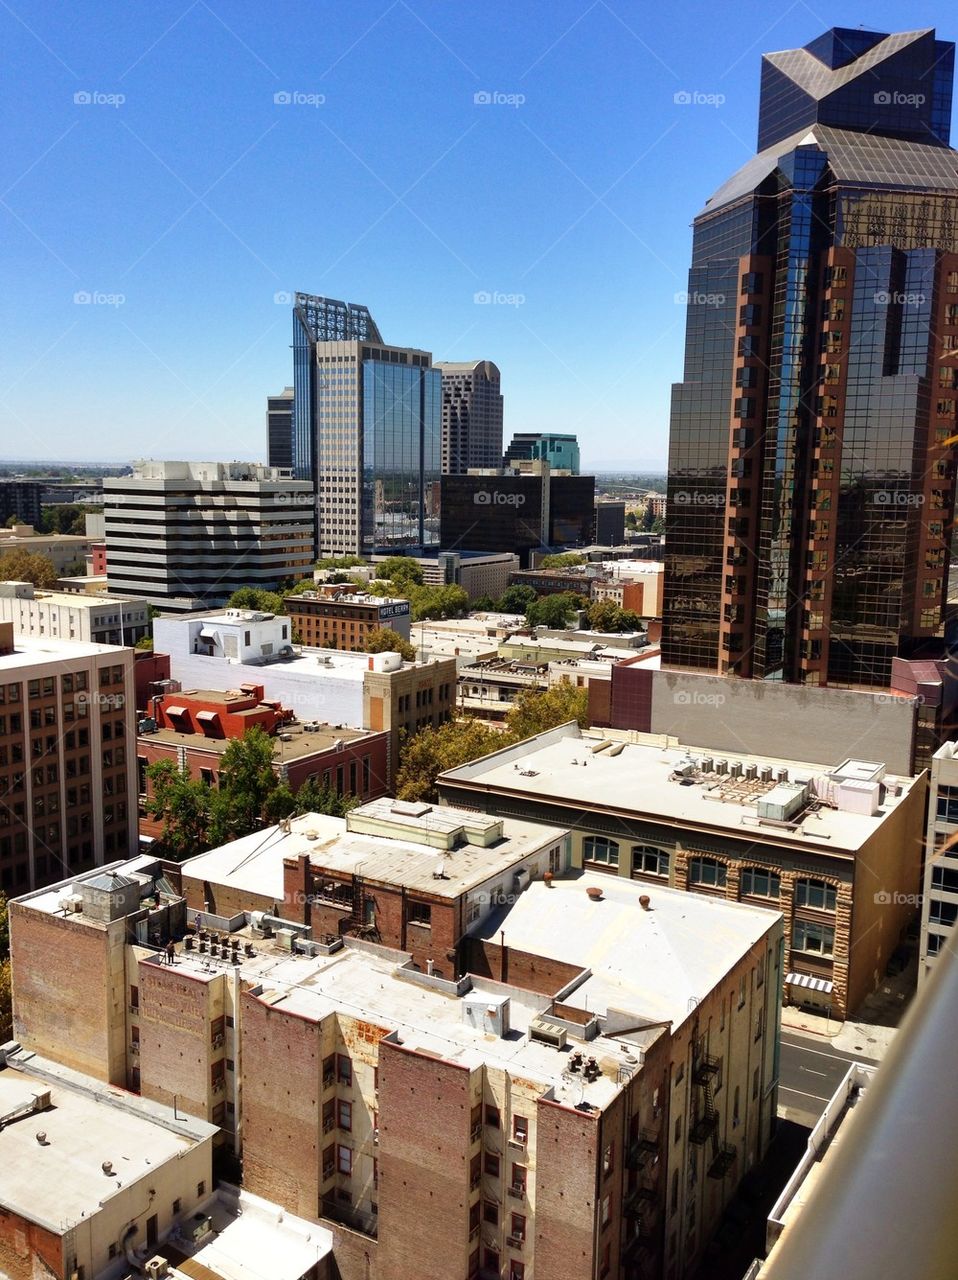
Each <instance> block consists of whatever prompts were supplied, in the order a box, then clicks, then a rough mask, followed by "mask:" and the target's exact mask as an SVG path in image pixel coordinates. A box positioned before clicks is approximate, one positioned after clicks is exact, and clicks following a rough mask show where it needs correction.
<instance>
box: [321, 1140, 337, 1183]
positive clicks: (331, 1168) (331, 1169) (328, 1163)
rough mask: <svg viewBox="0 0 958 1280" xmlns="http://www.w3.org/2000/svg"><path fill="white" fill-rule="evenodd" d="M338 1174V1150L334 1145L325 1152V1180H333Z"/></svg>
mask: <svg viewBox="0 0 958 1280" xmlns="http://www.w3.org/2000/svg"><path fill="white" fill-rule="evenodd" d="M335 1172H336V1148H335V1147H334V1146H332V1145H330V1146H328V1147H326V1148H325V1150H324V1151H323V1179H324V1180H325V1179H326V1178H331V1177H332V1176H333V1174H334V1173H335Z"/></svg>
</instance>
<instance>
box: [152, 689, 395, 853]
mask: <svg viewBox="0 0 958 1280" xmlns="http://www.w3.org/2000/svg"><path fill="white" fill-rule="evenodd" d="M150 712H151V715H150V718H149V719H146V720H143V721H141V722H140V728H139V732H138V734H137V740H136V755H137V786H138V790H139V797H140V834H141V835H146V836H158V835H159V834H160V832H161V831H162V825H163V824H162V822H157V821H154V820H153V819H150V818H147V817H146V816H145V808H144V806H145V801H146V799H147V798H148V797H149V796H151V795H152V783H151V782H150V779H149V777H148V774H147V770H148V769H149V767H150V765H152V764H156V763H157V761H159V760H172V761H173V762H174V763H175V764H176V765H177V767H178V768H179V769H180V770H181V771H184V772H186V773H188V774H189V776H190V777H191V778H196V779H198V780H200V781H202V782H205V783H207V785H209V786H211V787H215V786H218V785H219V774H220V768H221V765H222V758H223V753H224V752H225V751H226V749H227V747H228V746H229V744H230V742H232V741H235V740H236V739H240V738H243V737H244V736H245V735H246V733H247V732H248V731H249V730H250V729H251V728H252V727H253V726H258V727H259V728H261V729H262V730H263V731H264V732H265V733H267V734H269V735H271V736H272V738H273V771H274V772H275V774H276V775H277V777H278V778H280V779H281V780H282V781H283V782H286V783H287V784H288V785H289V787H290V790H292V791H293V792H294V793H295V792H296V791H298V790H299V788H300V787H301V786H302V785H303V783H304V782H306V780H307V779H309V778H312V779H315V781H316V782H317V783H318V784H320V785H323V786H327V787H331V788H332V789H333V790H334V791H336V793H337V794H338V795H343V796H346V795H350V796H357V797H358V798H359V799H360V800H371V799H374V798H375V797H376V796H381V795H383V794H385V792H386V790H387V786H388V784H387V773H388V756H389V750H388V748H389V740H388V737H387V735H386V734H385V733H370V732H367V731H366V730H363V729H344V728H338V729H337V728H334V727H333V726H332V725H328V724H319V723H316V722H313V721H306V722H305V723H304V722H303V721H301V720H299V719H298V717H297V716H296V715H295V714H294V713H293V712H292V711H289V710H288V709H285V708H283V707H282V706H280V705H277V704H276V703H271V702H265V701H264V689H263V686H262V685H246V686H244V687H243V688H242V689H233V690H228V691H226V692H221V691H219V690H215V689H203V690H192V691H191V692H189V693H182V692H167V693H164V694H161V695H155V696H154V697H153V698H152V699H151V700H150Z"/></svg>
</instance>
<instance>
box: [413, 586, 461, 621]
mask: <svg viewBox="0 0 958 1280" xmlns="http://www.w3.org/2000/svg"><path fill="white" fill-rule="evenodd" d="M409 603H410V605H411V606H412V616H413V621H414V622H422V621H423V620H424V619H427V618H462V617H464V616H465V615H466V614H467V613H468V612H469V595H468V593H467V592H466V590H465V588H463V587H457V586H455V585H452V584H450V585H449V586H445V587H417V586H412V587H411V588H410V593H409Z"/></svg>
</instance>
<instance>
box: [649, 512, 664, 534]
mask: <svg viewBox="0 0 958 1280" xmlns="http://www.w3.org/2000/svg"><path fill="white" fill-rule="evenodd" d="M649 532H650V533H665V521H664V520H663V519H662V517H661V516H656V517H655V519H654V520H653V521H652V526H651V528H650V529H649Z"/></svg>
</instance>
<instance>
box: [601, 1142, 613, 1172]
mask: <svg viewBox="0 0 958 1280" xmlns="http://www.w3.org/2000/svg"><path fill="white" fill-rule="evenodd" d="M614 1168H615V1143H614V1142H610V1143H609V1145H608V1146H607V1147H606V1149H605V1151H603V1153H602V1172H603V1173H606V1174H608V1173H611V1172H612V1170H613V1169H614Z"/></svg>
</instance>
